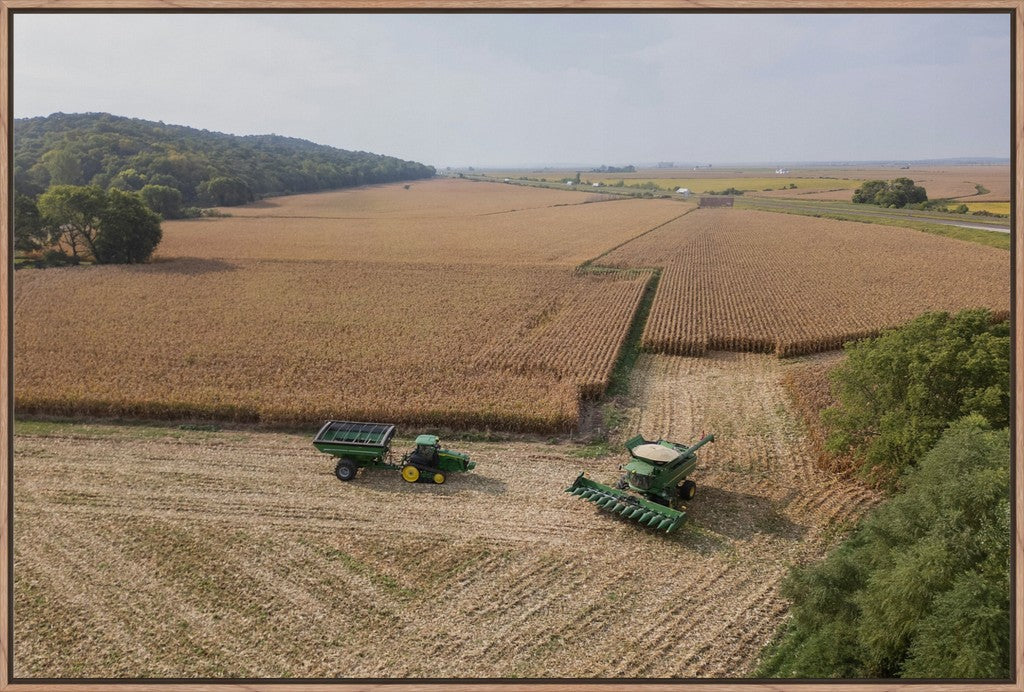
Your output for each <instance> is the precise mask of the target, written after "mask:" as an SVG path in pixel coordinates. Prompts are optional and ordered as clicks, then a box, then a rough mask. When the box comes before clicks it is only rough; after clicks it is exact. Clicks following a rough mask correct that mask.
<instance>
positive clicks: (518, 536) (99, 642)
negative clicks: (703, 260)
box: [13, 354, 877, 677]
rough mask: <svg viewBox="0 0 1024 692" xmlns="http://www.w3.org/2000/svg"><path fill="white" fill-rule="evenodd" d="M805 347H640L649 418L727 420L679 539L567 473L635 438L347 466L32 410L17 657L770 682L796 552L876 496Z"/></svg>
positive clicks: (248, 669)
mask: <svg viewBox="0 0 1024 692" xmlns="http://www.w3.org/2000/svg"><path fill="white" fill-rule="evenodd" d="M793 365H794V363H792V362H788V361H779V360H777V359H775V358H773V357H771V356H764V355H756V354H715V355H714V356H712V357H708V358H687V357H678V356H660V355H643V356H641V358H640V361H639V363H638V367H637V369H636V370H634V379H633V397H634V398H635V401H636V406H635V407H634V408H632V409H630V410H629V412H628V418H629V422H628V423H627V424H626V425H625V432H624V436H625V435H627V434H628V435H632V434H633V433H635V432H643V433H645V434H647V435H648V436H650V435H664V436H666V437H668V438H670V439H682V440H686V439H691V438H695V437H696V436H697V435H699V431H700V430H702V429H706V430H707V431H709V432H715V433H716V435H717V436H718V440H717V441H716V442H715V443H714V444H712V445H708V446H707V447H705V448H704V449H703V450H702V453H701V462H700V464H699V466H698V470H697V472H696V473H695V474H694V479H695V480H696V481H697V483H698V491H697V496H696V498H695V499H694V500H693V501H692V502H691V505H690V508H689V514H690V522H689V523H688V524H687V525H686V526H684V528H683V529H682V530H680V531H679V532H677V533H675V534H672V535H671V536H665V535H663V534H656V533H653V532H650V531H649V530H644V529H642V528H640V527H638V526H637V525H635V524H632V523H629V522H626V521H624V520H621V519H618V518H614V517H612V516H610V515H607V514H602V513H601V512H600V510H598V509H596V508H595V507H594V506H593V505H591V504H589V503H585V502H581V501H579V500H576V499H574V498H572V497H571V496H569V495H568V494H566V493H564V492H563V491H562V489H563V488H564V487H565V486H566V485H568V484H569V483H571V481H572V479H573V478H574V477H575V474H576V472H577V470H579V469H584V468H585V469H587V471H588V474H589V475H592V476H594V477H596V478H598V479H600V480H605V481H610V480H613V479H614V478H615V477H616V476H617V474H618V471H617V465H618V464H619V463H621V457H622V454H620V453H615V454H613V455H611V456H608V457H604V458H599V459H596V460H594V459H582V458H579V457H576V456H573V454H572V451H573V449H574V448H573V446H571V445H565V444H544V443H539V442H528V441H517V442H505V443H498V442H456V443H452V446H453V447H454V448H456V449H460V450H463V451H466V452H468V453H469V454H470V455H471V456H472V458H473V459H474V460H476V461H477V462H478V466H477V468H476V470H474V471H473V472H471V473H469V474H466V475H464V476H463V475H460V476H459V477H458V478H455V479H453V480H452V481H451V482H449V483H446V484H445V485H443V486H434V485H413V486H410V485H409V484H406V483H405V482H404V481H402V480H401V478H400V477H399V475H398V474H397V473H394V472H390V473H389V472H383V471H378V472H366V471H363V472H361V474H360V476H359V477H358V478H357V479H356V480H355V481H353V482H351V483H345V484H343V483H340V482H338V481H337V480H335V478H334V476H333V474H332V468H333V464H332V463H331V460H330V457H327V456H325V455H322V454H319V453H317V452H316V451H315V450H314V449H313V448H312V446H311V445H310V439H311V436H312V433H310V435H305V436H304V435H291V434H282V433H266V432H262V433H260V432H254V431H251V430H244V429H236V430H224V431H220V432H202V431H196V430H178V429H174V428H151V427H142V426H110V425H98V424H96V425H83V424H54V423H41V422H37V423H19V424H18V428H17V430H16V437H15V457H16V459H17V463H16V464H15V488H16V493H15V501H14V515H15V521H14V524H13V526H14V531H15V537H14V545H15V553H14V561H15V569H14V585H13V588H14V609H15V612H16V613H17V618H16V619H15V630H14V641H15V649H14V674H15V675H16V676H81V677H116V676H143V677H149V676H152V677H191V676H227V677H262V676H269V677H279V676H289V677H294V676H299V677H335V676H342V677H482V676H486V677H591V676H598V677H679V676H682V677H729V676H743V675H749V674H750V672H751V670H752V669H753V666H754V664H755V662H756V660H755V659H756V657H757V655H758V653H759V651H760V650H761V647H762V646H763V645H764V644H765V643H766V642H767V641H768V640H769V639H770V638H771V637H772V636H773V634H774V632H775V629H776V627H777V626H778V624H779V623H780V622H781V621H782V619H783V617H784V615H785V613H786V610H787V604H786V602H785V601H784V599H782V598H781V597H780V595H779V583H780V581H781V579H782V577H783V575H784V574H785V572H786V569H787V566H788V565H789V564H791V563H793V562H801V561H806V560H810V559H814V558H816V557H818V556H820V555H821V554H822V553H823V551H824V550H825V548H826V546H828V545H830V544H831V543H832V542H834V541H835V540H836V538H837V536H838V535H839V534H840V533H841V530H842V529H843V527H845V526H848V524H849V522H850V521H852V520H853V519H855V518H856V517H858V516H860V515H861V514H862V513H863V512H864V511H866V509H868V508H869V507H871V506H872V505H873V504H874V502H875V501H876V500H877V497H876V496H875V495H874V494H873V493H872V492H871V491H868V490H865V489H863V488H861V487H859V486H858V485H856V484H854V483H850V482H847V481H843V480H838V479H836V478H833V477H831V476H829V475H827V474H825V473H823V472H821V471H819V470H818V469H817V468H816V467H815V465H814V461H813V458H812V455H811V454H810V453H809V452H808V449H807V441H806V438H805V432H804V429H803V427H802V424H801V423H800V419H799V416H798V415H797V414H796V412H795V411H794V410H793V409H792V407H791V406H790V404H789V400H788V398H787V396H786V394H785V392H784V390H783V387H782V384H781V379H782V377H783V375H784V373H785V371H786V370H787V368H790V367H792V366H793ZM412 432H413V431H412V430H410V429H408V428H406V429H403V433H405V434H410V433H412ZM619 442H621V441H619ZM408 444H409V441H408V440H407V439H406V440H403V441H402V442H400V443H396V444H395V449H396V450H403V449H404V448H405V447H406V446H407V445H408Z"/></svg>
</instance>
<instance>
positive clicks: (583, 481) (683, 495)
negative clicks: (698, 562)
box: [565, 435, 715, 533]
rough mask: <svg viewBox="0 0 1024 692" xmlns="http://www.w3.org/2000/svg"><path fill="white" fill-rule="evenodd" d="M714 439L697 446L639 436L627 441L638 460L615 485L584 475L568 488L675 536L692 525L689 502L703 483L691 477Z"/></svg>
mask: <svg viewBox="0 0 1024 692" xmlns="http://www.w3.org/2000/svg"><path fill="white" fill-rule="evenodd" d="M714 441H715V436H714V435H705V436H704V437H703V438H702V439H701V440H700V441H699V442H697V443H696V444H694V445H691V446H686V445H681V444H678V443H676V442H669V441H668V440H658V441H656V442H652V441H650V440H645V439H644V438H643V437H642V436H640V435H638V436H636V437H634V438H632V439H631V440H629V441H627V442H626V449H628V450H629V455H630V457H632V459H631V460H630V461H629V463H627V464H626V465H625V466H624V467H620V468H623V470H625V472H626V473H625V475H623V476H622V478H621V479H619V482H618V483H617V484H616V485H615V487H610V486H607V485H602V484H601V483H598V482H597V481H593V480H590V479H589V478H587V477H586V476H585V475H584V474H583V473H580V475H579V476H577V477H576V481H575V482H574V483H573V484H572V485H570V486H569V487H568V488H566V489H565V492H567V493H572V494H573V495H576V496H577V497H582V498H583V499H584V500H590V501H591V502H594V503H596V504H597V505H598V506H599V507H601V508H602V509H605V510H607V511H610V512H614V513H616V514H618V515H620V516H623V517H626V518H627V519H632V520H633V521H637V522H640V523H641V524H644V525H645V526H650V527H651V528H653V529H657V530H659V531H665V532H666V533H672V532H673V531H675V530H676V529H678V528H679V527H680V526H682V525H683V523H684V522H685V521H686V512H685V511H684V510H685V508H686V506H685V505H686V503H687V502H689V501H690V500H691V499H693V495H694V493H695V492H696V490H697V484H696V483H694V482H693V481H691V480H688V479H687V476H689V475H690V473H691V472H692V471H693V469H694V467H696V465H697V450H698V449H700V448H701V447H703V446H704V445H706V444H707V443H708V442H714Z"/></svg>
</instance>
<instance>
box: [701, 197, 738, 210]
mask: <svg viewBox="0 0 1024 692" xmlns="http://www.w3.org/2000/svg"><path fill="white" fill-rule="evenodd" d="M732 200H733V198H732V197H701V198H700V205H699V207H700V208H701V209H703V208H704V207H731V206H732Z"/></svg>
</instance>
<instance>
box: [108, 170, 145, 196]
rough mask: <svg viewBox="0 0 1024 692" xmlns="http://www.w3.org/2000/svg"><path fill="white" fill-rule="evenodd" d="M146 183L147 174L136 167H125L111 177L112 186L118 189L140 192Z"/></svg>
mask: <svg viewBox="0 0 1024 692" xmlns="http://www.w3.org/2000/svg"><path fill="white" fill-rule="evenodd" d="M145 184H146V176H144V175H142V174H141V173H139V172H138V171H137V170H135V169H134V168H125V169H124V170H122V171H120V172H118V174H117V175H115V176H114V177H113V178H111V179H110V187H112V188H115V189H117V190H128V191H130V192H138V191H139V190H141V189H142V187H143V186H144V185H145Z"/></svg>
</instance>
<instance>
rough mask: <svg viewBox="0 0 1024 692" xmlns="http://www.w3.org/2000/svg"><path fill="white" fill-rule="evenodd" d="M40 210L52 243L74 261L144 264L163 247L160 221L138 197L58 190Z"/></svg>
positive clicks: (81, 189)
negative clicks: (155, 249) (66, 249)
mask: <svg viewBox="0 0 1024 692" xmlns="http://www.w3.org/2000/svg"><path fill="white" fill-rule="evenodd" d="M38 206H39V212H40V215H41V217H42V222H43V224H44V227H45V228H47V229H48V230H49V232H50V237H51V239H52V242H54V243H56V244H57V245H58V246H60V247H67V248H68V249H69V250H70V252H71V257H72V258H73V260H74V261H76V262H77V261H79V260H81V259H84V258H87V257H91V258H92V259H93V260H94V261H95V262H96V263H98V264H108V263H135V262H144V261H145V260H147V259H148V258H149V257H150V255H152V253H153V250H154V248H156V245H157V243H159V242H160V237H161V230H160V217H159V216H157V215H156V214H155V213H154V212H152V211H150V210H149V208H148V207H146V205H145V203H144V202H143V201H142V198H141V197H140V196H139V195H138V194H136V193H130V192H123V191H121V190H116V189H114V190H109V191H107V192H104V191H103V190H101V189H99V188H98V187H91V186H90V187H80V186H75V185H56V186H54V187H51V188H50V189H49V190H47V191H46V192H45V193H43V194H42V195H41V196H40V197H39V202H38Z"/></svg>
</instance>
